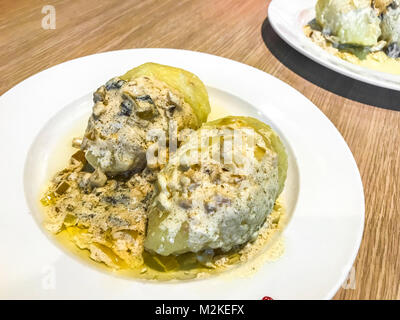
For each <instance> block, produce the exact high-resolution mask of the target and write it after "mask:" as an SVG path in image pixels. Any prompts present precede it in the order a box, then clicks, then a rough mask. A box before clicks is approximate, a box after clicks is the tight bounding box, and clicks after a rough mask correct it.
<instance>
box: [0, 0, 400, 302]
mask: <svg viewBox="0 0 400 320" xmlns="http://www.w3.org/2000/svg"><path fill="white" fill-rule="evenodd" d="M268 3H269V1H265V0H247V1H239V0H236V1H233V0H232V1H230V0H221V1H216V0H197V1H188V0H183V1H176V0H166V1H155V0H150V1H144V0H138V1H134V0H132V1H127V0H124V1H121V0H96V1H95V0H73V1H71V0H57V1H54V0H46V1H43V0H2V1H1V2H0V44H1V46H0V61H1V62H0V74H1V77H0V93H1V94H3V93H4V92H5V91H7V90H8V89H10V88H11V87H13V86H14V85H16V84H17V83H19V82H20V81H22V80H24V79H25V78H27V77H29V76H31V75H33V74H35V73H37V72H39V71H41V70H44V69H46V68H48V67H50V66H53V65H55V64H58V63H61V62H64V61H67V60H70V59H74V58H77V57H80V56H85V55H90V54H93V53H97V52H103V51H109V50H118V49H126V48H141V47H169V48H182V49H188V50H195V51H202V52H208V53H212V54H215V55H219V56H223V57H227V58H230V59H233V60H237V61H240V62H243V63H246V64H249V65H251V66H254V67H256V68H259V69H261V70H264V71H265V72H267V73H270V74H272V75H274V76H275V77H277V78H279V79H281V80H283V81H285V82H287V83H288V84H290V85H291V86H293V87H294V88H296V89H297V90H299V91H300V92H301V93H302V94H304V95H305V96H306V97H307V98H309V99H310V100H311V101H312V102H313V103H315V104H316V105H317V106H318V107H319V108H320V109H321V110H322V111H323V112H324V113H325V114H326V115H327V116H328V118H329V119H330V120H331V121H332V122H333V123H334V124H335V126H336V127H337V128H338V130H339V131H340V132H341V133H342V135H343V136H344V138H345V140H346V141H347V143H348V145H349V147H350V149H351V150H352V152H353V154H354V157H355V159H356V161H357V164H358V166H359V169H360V172H361V176H362V179H363V183H364V188H365V196H366V225H365V232H364V238H363V242H362V245H361V249H360V252H359V254H358V257H357V260H356V263H355V271H356V288H355V289H354V290H352V289H348V290H344V289H341V290H340V291H339V292H338V293H337V295H336V298H338V299H400V262H399V261H400V259H399V256H400V246H399V236H400V200H399V192H400V180H399V175H400V112H399V111H395V110H388V109H384V108H379V107H373V106H370V105H367V104H362V103H359V102H355V101H352V100H350V99H346V98H343V97H342V96H347V97H352V98H358V100H359V101H366V100H368V99H370V100H371V101H372V102H373V104H379V103H380V101H390V102H382V104H385V103H387V104H390V105H391V106H392V108H396V101H398V102H399V103H398V105H397V106H399V105H400V99H398V97H399V96H398V95H397V94H395V93H393V92H391V91H382V90H379V89H376V88H374V87H372V86H364V85H362V84H360V83H358V82H356V81H353V80H350V79H347V78H344V77H339V76H337V75H336V74H334V73H332V72H329V71H328V70H327V69H324V68H320V67H319V66H316V65H315V64H313V63H311V62H310V61H308V59H305V58H304V57H302V56H300V55H299V54H297V53H296V52H294V51H293V50H292V49H290V48H289V47H287V46H286V45H285V44H284V43H283V41H282V40H280V39H279V38H278V37H277V36H276V34H274V33H273V32H272V30H271V28H270V27H269V25H268V21H266V18H267V6H268ZM44 5H53V6H54V7H55V9H56V29H55V30H44V29H42V27H41V21H42V18H43V17H44V14H42V13H41V10H42V7H43V6H44ZM262 28H263V32H262ZM263 36H264V40H265V41H264V40H263ZM271 51H272V52H273V53H274V54H272V53H271ZM282 62H284V64H283V63H282ZM285 65H286V66H289V67H286V66H285ZM291 66H292V67H291ZM304 66H306V68H304ZM302 68H303V69H302ZM292 70H295V71H296V73H295V72H293V71H292ZM313 70H315V72H314V71H313ZM298 74H301V75H302V76H300V75H298ZM303 77H305V78H307V79H309V80H310V81H312V82H314V83H317V84H319V85H322V86H323V87H324V88H327V89H329V90H330V91H333V92H336V93H339V94H341V95H342V96H340V95H336V94H334V93H331V92H330V91H328V90H325V89H322V88H320V87H318V86H316V85H314V84H313V83H312V82H309V81H308V80H306V79H305V78H303ZM321 79H323V80H321ZM329 86H331V87H329ZM390 95H391V96H390ZM316 134H317V133H316Z"/></svg>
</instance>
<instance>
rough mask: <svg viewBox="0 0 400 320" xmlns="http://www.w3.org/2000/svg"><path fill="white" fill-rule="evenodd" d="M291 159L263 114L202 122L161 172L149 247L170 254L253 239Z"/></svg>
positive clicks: (149, 228) (223, 247)
mask: <svg viewBox="0 0 400 320" xmlns="http://www.w3.org/2000/svg"><path fill="white" fill-rule="evenodd" d="M287 165H288V164H287V156H286V152H285V148H284V146H283V144H282V142H281V140H280V139H279V137H278V135H277V134H276V133H275V132H274V131H273V130H272V129H271V128H270V127H269V126H267V125H266V124H264V123H262V122H261V121H259V120H256V119H253V118H247V117H227V118H223V119H220V120H216V121H213V122H210V123H206V124H204V125H203V126H202V128H201V129H199V130H198V131H197V132H194V133H192V134H191V135H190V136H189V137H188V139H187V140H186V141H185V142H184V143H183V144H182V145H181V146H180V147H179V148H178V150H177V151H176V153H175V154H174V155H172V156H171V157H170V159H169V162H168V164H167V165H166V166H165V167H164V168H163V169H162V170H161V172H160V173H159V174H158V186H157V189H158V191H157V196H156V198H155V201H154V203H153V206H152V207H151V208H150V211H149V217H148V226H147V233H146V239H145V249H146V250H148V251H150V252H155V253H158V254H160V255H165V256H166V255H171V254H174V255H178V254H182V253H186V252H200V251H203V250H207V249H221V250H223V251H229V250H231V249H234V248H236V247H238V246H240V245H242V244H245V243H247V242H248V241H251V240H254V239H255V238H256V237H257V235H258V231H259V229H260V227H261V226H262V225H263V224H264V222H265V220H266V218H267V216H268V215H269V214H270V213H271V211H272V209H273V206H274V203H275V201H276V199H277V197H278V196H279V194H280V192H281V191H282V189H283V186H284V182H285V179H286V171H287Z"/></svg>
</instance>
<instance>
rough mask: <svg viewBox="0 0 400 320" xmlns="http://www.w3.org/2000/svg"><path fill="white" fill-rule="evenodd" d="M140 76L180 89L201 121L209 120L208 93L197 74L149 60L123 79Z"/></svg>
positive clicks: (127, 79) (128, 79)
mask: <svg viewBox="0 0 400 320" xmlns="http://www.w3.org/2000/svg"><path fill="white" fill-rule="evenodd" d="M140 76H147V77H152V78H155V79H158V80H160V81H162V82H164V83H166V84H167V85H168V86H169V87H171V88H173V89H175V90H177V91H179V92H180V93H181V94H182V95H183V98H184V99H185V101H186V102H187V103H188V104H189V105H190V106H191V107H192V108H193V112H194V113H195V114H196V116H197V118H198V120H199V122H200V123H203V122H206V121H207V117H208V115H209V113H210V111H211V107H210V102H209V101H208V93H207V89H206V87H205V86H204V84H203V82H202V81H201V80H200V79H199V78H198V77H197V76H196V75H194V74H193V73H191V72H189V71H186V70H183V69H180V68H175V67H170V66H165V65H162V64H158V63H152V62H149V63H145V64H142V65H141V66H139V67H137V68H134V69H132V70H130V71H128V72H127V73H125V74H124V75H123V76H122V77H121V79H123V80H125V81H130V80H132V79H134V78H137V77H140Z"/></svg>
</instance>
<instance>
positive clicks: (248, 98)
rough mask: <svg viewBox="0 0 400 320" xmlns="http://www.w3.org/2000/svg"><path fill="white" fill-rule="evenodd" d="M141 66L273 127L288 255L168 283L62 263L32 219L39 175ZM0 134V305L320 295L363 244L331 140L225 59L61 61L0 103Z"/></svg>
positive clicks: (309, 108)
mask: <svg viewBox="0 0 400 320" xmlns="http://www.w3.org/2000/svg"><path fill="white" fill-rule="evenodd" d="M149 61H152V62H158V63H162V64H167V65H172V66H177V67H181V68H184V69H187V70H189V71H192V72H194V73H195V74H197V75H198V76H199V77H200V78H201V79H202V80H203V81H204V83H205V84H206V85H207V87H208V89H209V93H210V98H211V103H212V105H213V106H219V107H222V108H223V109H225V110H227V111H228V113H230V114H234V115H249V116H253V117H257V118H259V119H261V120H263V121H265V122H267V123H269V124H270V125H272V126H273V127H274V128H275V129H276V130H277V131H278V132H279V134H280V135H281V136H282V138H283V141H284V143H285V144H286V147H287V150H288V152H289V174H288V180H287V183H286V187H285V192H284V193H285V197H286V204H287V209H288V215H289V216H290V222H289V225H288V226H287V228H286V229H285V231H284V238H285V240H286V251H285V253H284V255H283V256H282V258H280V259H279V260H277V261H276V262H271V263H267V264H265V265H263V266H262V267H261V268H260V269H259V270H258V272H257V273H255V274H254V275H253V276H245V277H234V278H232V277H230V278H229V279H227V278H226V277H223V276H217V277H213V278H210V279H206V280H198V281H188V282H168V283H154V282H143V281H136V280H132V279H123V278H118V277H114V276H112V275H110V274H108V273H103V272H99V271H98V270H96V269H94V268H93V267H91V266H88V265H87V264H83V263H81V261H80V260H79V259H76V258H75V257H74V256H72V255H69V254H68V252H66V251H65V250H64V249H63V248H61V247H60V246H57V244H56V243H55V242H54V241H51V239H50V238H49V237H47V236H46V233H45V232H43V228H42V227H41V226H40V224H39V223H38V221H40V212H39V210H38V208H37V205H36V204H37V197H38V196H39V191H40V189H41V187H42V186H43V184H44V183H45V181H46V179H47V172H48V171H49V170H50V171H54V170H55V168H49V164H50V163H51V162H52V161H51V157H52V155H53V154H54V152H56V150H60V147H59V146H58V147H57V145H60V143H61V144H62V147H61V149H63V147H64V145H65V146H67V143H68V142H69V141H68V140H62V139H61V138H62V137H65V136H66V135H67V136H68V133H70V132H71V130H73V129H74V128H76V126H77V125H80V126H82V128H84V125H85V123H84V122H82V119H85V116H86V117H87V115H88V114H89V113H90V109H91V105H92V102H91V93H92V92H93V91H94V90H95V89H96V88H98V87H99V86H100V85H102V84H103V83H105V82H106V81H107V80H108V79H110V78H112V77H113V76H115V75H120V74H123V73H124V72H125V71H127V70H129V69H130V68H132V67H134V66H137V65H140V64H142V63H144V62H149ZM215 116H216V115H215ZM83 121H86V120H83ZM0 137H2V140H1V141H2V142H1V145H2V150H3V151H4V153H3V154H2V157H0V167H1V168H2V183H1V184H0V196H1V208H0V255H1V257H0V270H1V272H0V298H62V299H70V298H77V299H83V298H97V299H105V298H109V299H118V298H120V299H215V298H219V299H261V298H262V297H263V296H271V297H273V298H274V299H326V298H331V297H332V296H333V295H334V294H335V292H336V291H337V289H338V288H339V287H340V285H341V284H342V283H343V281H344V280H345V278H346V276H347V274H348V272H349V270H350V268H351V266H352V264H353V262H354V259H355V257H356V254H357V251H358V248H359V245H360V241H361V237H362V232H363V224H364V196H363V187H362V183H361V179H360V175H359V172H358V169H357V166H356V163H355V161H354V158H353V156H352V154H351V152H350V150H349V148H348V147H347V145H346V143H345V141H344V140H343V138H342V137H341V135H340V134H339V132H338V131H337V130H336V128H335V127H334V126H333V124H332V123H331V122H330V121H329V120H328V119H327V118H326V117H325V116H324V114H323V113H322V112H321V111H320V110H319V109H318V108H317V107H316V106H314V105H313V104H312V103H311V102H310V101H309V100H307V99H306V98H305V97H304V96H302V95H301V94H300V93H299V92H297V91H296V90H294V89H293V88H291V87H290V86H288V85H286V84H285V83H283V82H281V81H279V80H277V79H276V78H273V77H272V76H270V75H268V74H266V73H264V72H262V71H260V70H257V69H255V68H252V67H249V66H247V65H244V64H241V63H238V62H235V61H232V60H228V59H224V58H220V57H216V56H212V55H208V54H203V53H198V52H190V51H183V50H171V49H132V50H123V51H115V52H107V53H102V54H96V55H92V56H88V57H83V58H80V59H76V60H73V61H69V62H66V63H63V64H60V65H58V66H55V67H52V68H50V69H48V70H46V71H43V72H41V73H39V74H37V75H34V76H32V77H31V78H29V79H27V80H25V81H23V82H22V83H20V84H18V85H17V86H15V87H14V88H12V89H11V90H10V91H8V92H7V93H5V94H4V95H3V96H2V97H0ZM62 141H64V142H65V144H63V142H62ZM25 164H26V171H25V175H24V166H25ZM63 165H64V162H63V161H60V162H59V163H58V166H61V167H62V166H63ZM24 192H26V200H25V199H24Z"/></svg>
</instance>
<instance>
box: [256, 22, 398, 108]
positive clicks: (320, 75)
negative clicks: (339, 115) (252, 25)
mask: <svg viewBox="0 0 400 320" xmlns="http://www.w3.org/2000/svg"><path fill="white" fill-rule="evenodd" d="M261 35H262V38H263V40H264V44H265V45H266V47H267V48H268V49H269V50H270V51H271V53H272V54H273V55H274V56H275V57H276V58H277V59H278V60H279V61H280V62H281V63H283V64H284V65H285V66H286V67H288V68H289V69H290V70H292V71H293V72H295V73H297V74H298V75H299V76H301V77H303V78H304V79H306V80H308V81H310V82H312V83H313V84H315V85H317V86H319V87H321V88H323V89H325V90H328V91H330V92H333V93H335V94H337V95H340V96H342V97H344V98H347V99H351V100H355V101H358V102H361V103H364V104H368V105H372V106H376V107H380V108H384V109H389V110H395V111H400V91H396V90H391V89H385V88H381V87H377V86H374V85H370V84H367V83H364V82H361V81H358V80H355V79H352V78H349V77H347V76H344V75H341V74H340V73H337V72H335V71H332V70H330V69H328V68H326V67H324V66H322V65H320V64H318V63H316V62H314V61H312V60H311V59H309V58H307V57H306V56H304V55H302V54H301V53H299V52H297V51H296V50H295V49H293V48H292V47H291V46H289V45H288V44H287V43H286V42H285V41H284V40H282V39H281V38H280V37H279V36H278V35H277V34H276V32H275V31H274V30H273V28H272V26H271V24H270V22H269V20H268V17H267V18H266V19H265V20H264V22H263V25H262V28H261Z"/></svg>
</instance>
